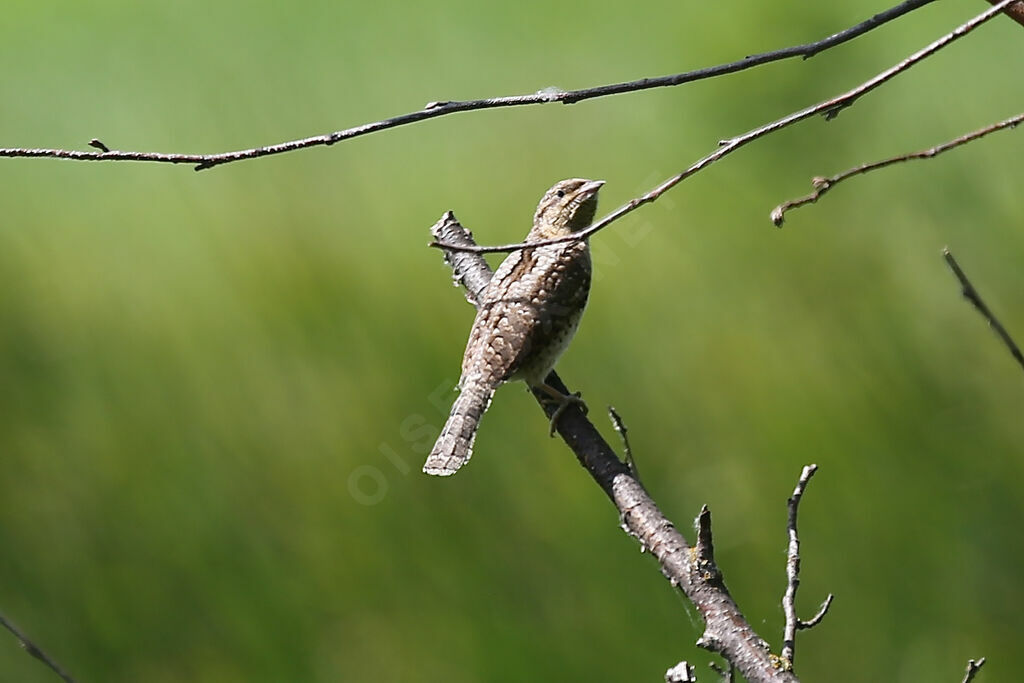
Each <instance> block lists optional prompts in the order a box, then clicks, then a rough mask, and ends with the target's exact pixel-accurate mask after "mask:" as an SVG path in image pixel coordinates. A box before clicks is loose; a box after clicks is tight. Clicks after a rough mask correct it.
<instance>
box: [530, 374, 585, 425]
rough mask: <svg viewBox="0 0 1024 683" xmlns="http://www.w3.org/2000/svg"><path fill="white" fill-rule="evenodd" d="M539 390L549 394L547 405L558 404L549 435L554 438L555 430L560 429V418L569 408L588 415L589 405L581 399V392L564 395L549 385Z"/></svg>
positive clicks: (539, 387)
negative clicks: (577, 409)
mask: <svg viewBox="0 0 1024 683" xmlns="http://www.w3.org/2000/svg"><path fill="white" fill-rule="evenodd" d="M537 388H538V389H540V390H541V391H542V392H544V393H545V394H547V396H548V398H549V399H550V400H549V401H547V403H549V404H557V407H556V408H555V412H554V413H552V414H551V431H550V432H549V434H550V435H551V436H552V437H554V435H555V429H556V428H557V427H558V420H559V418H561V417H562V413H564V412H565V411H566V409H568V407H569V406H572V405H574V406H576V407H577V408H579V409H580V410H581V411H583V414H584V415H586V414H587V410H588V408H587V403H586V401H584V400H583V399H582V398H581V396H582V394H580V392H578V391H577V392H575V393H572V394H563V393H562V392H561V391H559V390H558V389H555V388H554V387H552V386H550V385H548V384H540V385H538V386H537Z"/></svg>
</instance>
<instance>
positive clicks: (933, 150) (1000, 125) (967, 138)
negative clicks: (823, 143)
mask: <svg viewBox="0 0 1024 683" xmlns="http://www.w3.org/2000/svg"><path fill="white" fill-rule="evenodd" d="M1021 121H1024V112H1022V113H1020V114H1017V115H1016V116H1011V117H1010V118H1008V119H1004V120H1002V121H999V122H997V123H993V124H991V125H988V126H985V127H984V128H979V129H978V130H975V131H972V132H970V133H967V134H965V135H961V136H960V137H958V138H954V139H953V140H949V141H948V142H943V143H942V144H941V145H935V146H934V147H929V148H928V149H922V150H919V151H917V152H909V153H907V154H900V155H898V156H894V157H889V158H888V159H882V160H880V161H873V162H871V163H869V164H861V165H860V166H856V167H854V168H850V169H847V170H845V171H843V172H842V173H838V174H836V175H834V176H831V177H829V178H823V177H821V176H817V177H815V178H813V179H811V185H813V186H814V192H811V193H810V194H808V195H805V196H803V197H798V198H796V199H790V200H788V201H785V202H783V203H782V204H779V205H778V206H776V207H775V208H774V209H772V213H771V217H772V223H774V224H775V227H777V228H781V227H782V223H783V221H785V219H786V212H787V211H789V210H790V209H798V208H800V207H801V206H805V205H807V204H813V203H814V202H816V201H818V200H819V199H820V198H821V197H822V196H823V195H824V194H825V193H826V192H828V191H829V190H831V189H832V188H833V187H835V186H836V185H838V184H839V183H841V182H843V181H844V180H846V179H848V178H852V177H853V176H856V175H863V174H865V173H870V172H871V171H877V170H878V169H880V168H885V167H886V166H892V165H893V164H898V163H901V162H904V161H912V160H915V159H932V158H934V157H937V156H939V155H940V154H942V153H943V152H948V151H949V150H951V149H955V148H957V147H960V146H961V145H966V144H967V143H969V142H973V141H974V140H978V139H980V138H983V137H985V136H986V135H988V134H990V133H995V132H996V131H999V130H1004V129H1006V128H1015V127H1016V126H1017V125H1018V124H1020V122H1021Z"/></svg>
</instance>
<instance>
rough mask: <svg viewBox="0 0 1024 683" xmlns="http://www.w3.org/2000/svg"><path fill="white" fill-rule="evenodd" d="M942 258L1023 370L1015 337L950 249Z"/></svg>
mask: <svg viewBox="0 0 1024 683" xmlns="http://www.w3.org/2000/svg"><path fill="white" fill-rule="evenodd" d="M942 257H943V258H945V259H946V265H948V266H949V269H950V270H952V271H953V275H955V276H956V279H957V280H959V281H960V289H961V293H962V294H963V295H964V298H965V299H967V300H968V301H970V302H971V305H972V306H974V308H975V309H977V311H978V313H981V315H982V316H984V317H985V320H987V321H988V324H989V327H991V328H992V329H993V330H995V333H996V334H998V335H999V338H1000V339H1002V340H1003V344H1005V345H1006V348H1008V349H1009V350H1010V355H1012V356H1013V357H1014V358H1015V359H1016V360H1017V362H1018V363H1019V364H1020V366H1021V368H1024V354H1022V353H1021V351H1020V347H1018V346H1017V342H1015V341H1013V337H1011V336H1010V333H1009V332H1007V331H1006V328H1005V327H1003V324H1002V323H1001V322H999V320H998V318H996V316H995V314H993V313H992V311H991V310H989V307H988V306H987V305H986V304H985V302H984V301H982V299H981V295H980V294H978V290H976V289H975V288H974V285H972V284H971V281H970V280H968V279H967V274H966V273H964V271H963V269H961V268H960V264H959V263H957V261H956V258H954V256H953V254H952V252H950V251H949V247H946V248H945V249H943V250H942Z"/></svg>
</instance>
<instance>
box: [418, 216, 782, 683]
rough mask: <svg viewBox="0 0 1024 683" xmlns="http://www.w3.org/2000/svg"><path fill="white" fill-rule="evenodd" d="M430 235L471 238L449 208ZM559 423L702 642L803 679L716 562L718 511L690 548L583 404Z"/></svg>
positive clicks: (765, 671) (463, 277)
mask: <svg viewBox="0 0 1024 683" xmlns="http://www.w3.org/2000/svg"><path fill="white" fill-rule="evenodd" d="M431 234H433V235H434V237H435V238H438V237H439V235H441V234H443V235H444V236H445V239H446V241H448V242H450V243H452V244H457V245H459V244H471V243H472V238H471V237H470V235H469V232H468V231H466V230H465V229H464V228H462V226H460V225H459V224H458V222H457V221H456V220H455V217H454V216H452V215H451V213H450V212H449V213H446V214H445V215H444V216H443V217H442V218H441V220H440V221H438V222H437V223H436V224H435V225H434V227H433V228H431ZM459 254H463V256H461V257H460V256H459ZM446 260H447V261H448V262H449V263H450V264H451V265H452V266H453V267H454V268H455V269H456V273H455V277H456V280H457V281H458V282H461V283H479V282H480V281H481V279H483V278H487V277H490V275H491V271H490V267H489V266H488V265H487V262H486V261H485V260H484V259H483V257H482V256H480V255H479V254H474V253H465V252H453V253H450V254H447V255H446ZM474 286H475V285H470V287H474ZM479 291H480V290H479V289H475V290H474V289H467V297H468V298H470V299H471V300H475V298H476V295H477V294H479ZM474 292H475V293H474ZM546 383H547V384H548V385H549V386H552V387H554V388H555V389H557V390H558V391H560V392H562V393H563V394H567V393H569V390H568V389H567V388H566V386H565V384H563V383H562V380H561V379H560V378H559V377H558V375H557V374H556V373H554V372H552V373H551V374H550V375H548V377H547V380H546ZM534 395H535V396H536V398H537V401H538V403H539V404H540V406H541V408H542V409H543V410H544V411H545V414H546V415H547V416H548V417H549V418H550V417H551V415H552V413H553V412H554V411H555V409H556V408H555V406H553V405H552V404H551V401H550V400H546V396H544V395H543V394H537V393H536V392H535V394H534ZM557 429H558V433H559V435H561V437H562V439H563V440H564V441H565V443H566V444H567V445H568V446H569V448H570V449H572V451H573V453H575V454H576V458H577V459H578V460H579V462H580V464H581V465H583V467H584V468H585V469H586V470H587V472H588V473H589V474H590V476H591V477H592V478H593V479H594V481H595V482H596V483H597V484H598V486H600V487H601V489H602V490H603V491H604V492H605V494H606V495H607V496H608V498H610V499H611V501H612V503H613V504H614V505H615V507H616V509H618V511H619V516H620V519H621V522H622V528H623V529H624V530H625V531H626V532H627V533H628V534H630V535H631V536H633V537H634V538H636V539H637V541H638V542H639V543H640V546H641V548H643V549H644V550H646V551H649V552H650V553H651V554H652V555H653V556H654V557H655V558H656V559H657V560H658V563H659V565H660V566H661V572H662V574H664V575H665V577H666V578H668V580H669V582H670V583H671V584H672V585H673V586H675V587H677V588H678V589H679V590H681V591H682V592H683V594H685V595H686V596H687V598H688V599H689V600H690V601H691V602H692V603H693V604H694V605H695V606H696V607H697V609H698V611H700V613H701V616H702V617H703V618H704V623H705V629H704V633H703V634H702V636H701V638H700V640H699V641H698V644H699V645H700V646H701V647H704V648H706V649H708V650H711V651H712V652H717V653H719V654H721V655H722V656H723V657H725V658H726V659H727V660H728V661H730V662H731V663H733V664H734V665H735V666H736V668H737V669H738V670H739V672H740V673H741V674H742V675H743V676H744V677H745V678H746V680H748V681H785V682H787V683H791V682H795V681H796V680H797V678H796V677H795V676H794V675H793V674H792V672H790V671H786V670H784V669H782V668H780V667H778V666H777V658H775V657H773V656H772V655H771V654H770V652H769V648H768V644H767V643H765V642H764V640H763V639H762V638H761V637H760V636H758V635H757V633H756V632H755V631H754V629H753V628H751V626H750V624H749V623H747V621H746V619H745V618H744V617H743V614H742V613H741V612H740V609H739V607H737V605H736V603H735V602H734V601H733V599H732V597H731V596H730V595H729V591H728V590H727V589H726V587H725V582H724V580H723V579H722V574H721V571H720V570H719V569H718V566H717V565H716V564H715V561H714V553H713V547H712V544H711V514H710V512H708V510H707V508H706V507H705V508H704V509H703V510H702V511H701V515H700V518H699V519H698V527H699V531H698V543H697V545H696V546H695V547H693V548H691V547H690V546H689V544H688V543H687V542H686V539H685V538H683V536H682V534H680V533H679V532H678V531H677V530H676V528H675V526H674V525H673V524H672V522H670V521H669V520H668V519H667V518H666V517H665V516H664V514H662V512H661V510H660V509H658V506H657V504H656V503H655V502H654V500H653V499H651V497H650V496H649V495H648V493H647V491H646V490H645V489H644V487H643V486H642V485H641V484H640V482H639V481H638V480H637V479H636V477H635V476H633V474H632V472H630V470H629V468H628V467H627V466H626V465H625V464H624V463H623V462H621V461H620V460H619V458H618V457H617V456H616V455H615V452H614V451H613V450H612V448H611V446H609V445H608V442H607V441H605V440H604V437H602V436H601V434H600V433H599V432H598V431H597V429H596V428H595V427H594V425H593V424H592V423H591V422H590V421H589V420H588V419H587V417H586V416H585V415H584V414H583V413H582V412H581V411H580V410H579V409H578V408H577V407H576V406H571V407H570V408H569V409H568V410H566V411H565V413H564V414H563V415H562V417H561V419H559V420H558V423H557Z"/></svg>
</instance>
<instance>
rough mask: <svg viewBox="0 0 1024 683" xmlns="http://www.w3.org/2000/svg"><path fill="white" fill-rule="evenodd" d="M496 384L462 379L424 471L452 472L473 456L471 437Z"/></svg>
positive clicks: (441, 473) (429, 472) (444, 475)
mask: <svg viewBox="0 0 1024 683" xmlns="http://www.w3.org/2000/svg"><path fill="white" fill-rule="evenodd" d="M494 390H495V387H493V386H488V385H487V383H484V382H480V381H478V380H477V381H473V380H469V381H464V382H463V386H462V391H461V392H460V393H459V397H458V398H457V399H455V403H454V404H453V405H452V411H451V413H449V415H448V422H447V423H445V425H444V429H442V430H441V435H440V436H438V437H437V442H436V443H435V444H434V448H433V450H431V451H430V455H429V456H427V461H426V463H424V465H423V471H424V472H426V473H427V474H433V475H437V476H440V477H447V476H449V475H452V474H455V472H456V471H458V469H459V468H460V467H462V466H463V465H465V464H466V463H467V462H469V458H470V456H472V455H473V440H474V439H476V430H477V427H478V426H479V425H480V418H482V417H483V416H484V413H485V412H486V411H487V408H488V406H490V405H491V397H492V396H494Z"/></svg>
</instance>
